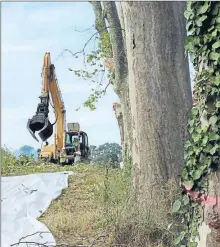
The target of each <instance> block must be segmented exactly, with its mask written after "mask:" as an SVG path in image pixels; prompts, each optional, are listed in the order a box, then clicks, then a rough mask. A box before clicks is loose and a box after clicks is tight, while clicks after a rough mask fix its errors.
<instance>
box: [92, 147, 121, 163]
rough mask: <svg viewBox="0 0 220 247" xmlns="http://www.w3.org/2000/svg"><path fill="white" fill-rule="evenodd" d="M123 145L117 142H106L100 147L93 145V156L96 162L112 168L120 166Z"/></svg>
mask: <svg viewBox="0 0 220 247" xmlns="http://www.w3.org/2000/svg"><path fill="white" fill-rule="evenodd" d="M121 149H122V148H121V146H120V145H119V144H117V143H105V144H103V145H100V146H98V147H96V146H91V147H90V150H91V156H92V159H93V161H94V162H96V163H98V164H100V165H102V166H108V167H112V168H119V163H120V161H121V156H122V153H121Z"/></svg>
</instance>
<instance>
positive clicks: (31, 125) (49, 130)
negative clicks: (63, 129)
mask: <svg viewBox="0 0 220 247" xmlns="http://www.w3.org/2000/svg"><path fill="white" fill-rule="evenodd" d="M27 129H28V130H29V132H30V134H31V135H32V137H33V138H34V139H35V140H37V141H39V140H38V139H37V137H36V135H35V132H36V131H39V132H38V135H39V136H40V138H41V140H42V141H43V142H44V141H46V140H47V139H48V138H49V137H51V135H52V134H53V125H52V124H51V123H50V121H49V119H48V117H45V115H43V114H36V115H35V116H33V118H32V119H28V123H27Z"/></svg>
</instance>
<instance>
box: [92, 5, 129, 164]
mask: <svg viewBox="0 0 220 247" xmlns="http://www.w3.org/2000/svg"><path fill="white" fill-rule="evenodd" d="M91 4H92V6H93V9H94V13H95V18H96V24H97V23H98V24H99V25H98V26H97V25H96V29H97V30H98V32H99V35H100V37H102V36H103V32H102V30H105V31H107V32H109V34H110V42H111V45H112V59H113V61H112V62H113V64H114V68H112V67H111V69H110V68H108V69H110V70H111V72H113V73H114V74H115V79H114V80H113V81H112V84H113V89H114V91H115V93H116V94H117V95H118V97H119V99H120V105H121V107H120V111H121V116H122V119H123V121H120V126H119V128H120V133H121V140H123V143H122V148H123V150H122V153H123V162H125V160H126V153H127V152H128V151H129V150H130V149H131V143H132V136H131V133H130V130H131V110H130V101H129V87H128V78H127V75H128V71H127V57H126V50H125V33H124V24H123V23H121V21H120V20H122V19H120V18H121V17H123V16H122V15H120V16H119V15H118V11H117V8H116V3H115V2H103V7H102V5H101V3H100V2H99V3H98V2H91ZM105 20H107V23H108V25H109V28H108V26H107V25H106V22H105ZM121 24H122V25H121ZM100 27H101V28H100ZM106 64H107V63H105V65H106ZM117 121H118V119H117ZM118 123H119V122H118ZM122 133H123V134H122ZM122 135H123V136H122Z"/></svg>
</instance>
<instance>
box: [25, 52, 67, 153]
mask: <svg viewBox="0 0 220 247" xmlns="http://www.w3.org/2000/svg"><path fill="white" fill-rule="evenodd" d="M50 96H51V98H52V102H53V108H54V113H55V116H56V121H55V123H56V125H57V129H56V140H57V148H58V150H61V149H62V147H63V141H64V140H63V133H64V131H65V108H64V103H63V100H62V96H61V92H60V90H59V86H58V82H57V79H56V75H55V67H54V65H53V64H51V59H50V53H46V54H45V56H44V61H43V71H42V91H41V95H40V97H39V98H40V103H39V104H38V106H37V111H36V114H35V115H34V116H33V117H32V118H31V119H28V123H27V129H28V130H29V132H30V134H31V135H32V137H33V138H34V139H35V140H37V141H39V140H38V138H37V137H36V135H35V132H37V131H38V135H39V137H40V138H41V140H42V141H46V140H47V139H48V138H49V137H50V136H51V135H52V134H53V125H54V124H55V123H54V124H51V122H50V121H49V116H48V115H49V103H50Z"/></svg>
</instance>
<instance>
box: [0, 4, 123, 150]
mask: <svg viewBox="0 0 220 247" xmlns="http://www.w3.org/2000/svg"><path fill="white" fill-rule="evenodd" d="M93 24H94V14H93V10H92V7H91V5H90V4H89V3H86V2H84V3H77V2H72V3H71V2H69V3H68V2H66V3H65V2H59V3H58V2H39V3H37V2H36V3H34V2H33V3H6V2H5V3H2V145H6V146H8V147H9V148H11V149H13V150H14V149H17V148H19V147H20V146H22V145H30V146H33V147H36V148H37V147H39V146H40V143H37V142H36V141H35V140H34V139H33V138H32V137H31V135H30V134H29V132H28V131H27V129H26V124H27V120H28V118H31V117H32V116H33V115H34V114H35V111H36V107H37V104H38V103H39V98H38V97H39V96H40V92H41V69H42V63H43V56H44V54H45V52H51V56H52V60H53V59H56V58H57V56H58V55H59V54H60V53H61V52H62V50H63V49H65V48H67V49H70V50H71V51H73V52H76V51H80V50H81V49H82V46H83V45H84V43H85V42H86V41H87V40H88V38H89V37H90V36H91V34H93V31H91V32H90V33H88V32H87V33H82V32H77V31H75V30H76V29H77V30H85V29H87V28H89V27H91V26H92V25H93ZM93 44H94V43H92V44H91V46H92V45H93ZM91 46H90V47H91ZM91 48H92V47H91ZM54 65H55V67H56V75H57V78H58V82H59V86H60V88H61V92H62V96H63V99H64V102H65V107H66V110H67V122H79V123H80V125H81V128H82V129H83V130H84V131H85V132H87V133H88V136H89V143H90V144H93V145H99V144H103V143H105V142H117V143H120V136H119V129H118V126H117V121H116V119H115V116H114V112H113V110H112V103H113V102H115V101H118V100H117V97H116V95H115V93H114V92H113V91H112V89H111V88H109V90H108V92H107V94H106V95H105V97H104V98H103V99H101V100H100V102H99V103H98V105H97V110H96V111H90V110H89V109H85V108H81V110H80V111H75V109H76V108H78V107H79V106H81V105H82V103H83V102H84V101H85V100H86V99H87V98H88V96H89V94H90V92H91V86H89V82H86V81H84V80H79V79H78V77H76V76H75V75H74V74H73V73H72V72H70V71H69V70H68V68H73V69H77V68H78V69H80V68H82V61H81V60H80V59H73V58H72V57H71V56H70V55H69V54H65V55H64V57H62V58H61V59H59V60H58V61H56V62H54ZM51 112H52V109H51ZM52 117H53V114H52ZM51 122H53V119H52V120H51Z"/></svg>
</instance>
